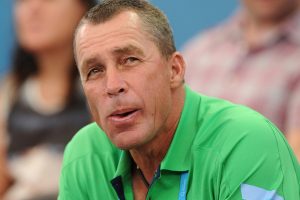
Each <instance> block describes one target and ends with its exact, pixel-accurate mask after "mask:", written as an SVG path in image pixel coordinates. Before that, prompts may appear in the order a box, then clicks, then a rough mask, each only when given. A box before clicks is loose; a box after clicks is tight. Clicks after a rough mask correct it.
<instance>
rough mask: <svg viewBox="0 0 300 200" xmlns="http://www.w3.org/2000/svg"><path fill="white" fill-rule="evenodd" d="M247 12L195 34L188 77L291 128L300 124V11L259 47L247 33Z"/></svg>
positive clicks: (283, 127) (190, 82) (189, 52)
mask: <svg viewBox="0 0 300 200" xmlns="http://www.w3.org/2000/svg"><path fill="white" fill-rule="evenodd" d="M242 31H243V15H242V13H238V14H236V15H235V16H233V17H232V18H231V19H230V20H229V21H228V22H226V23H224V24H222V25H220V26H218V27H216V28H214V29H212V30H209V31H207V32H205V33H203V34H201V35H199V36H197V37H196V38H194V39H193V40H191V41H190V42H189V43H188V44H187V46H186V48H185V50H184V52H183V54H184V58H185V60H186V62H187V68H186V76H185V77H186V82H187V84H188V85H190V86H191V87H192V88H193V89H195V90H197V91H199V92H201V93H203V94H207V95H210V96H216V97H220V98H224V99H228V100H230V101H232V102H234V103H238V104H244V105H247V106H249V107H251V108H253V109H255V110H257V111H258V112H260V113H262V114H263V115H265V116H266V117H267V118H269V119H270V120H271V121H272V122H273V123H275V124H276V125H277V126H278V127H279V129H281V131H283V132H287V131H289V130H291V129H295V128H298V129H299V128H300V13H296V14H294V15H293V16H292V17H290V19H288V20H286V21H285V22H283V23H282V24H281V25H280V26H279V27H278V29H276V30H272V31H270V33H268V34H267V35H265V37H264V38H262V39H261V41H260V44H259V45H258V46H257V47H256V48H251V49H250V48H249V47H247V44H246V42H245V41H244V39H243V32H242Z"/></svg>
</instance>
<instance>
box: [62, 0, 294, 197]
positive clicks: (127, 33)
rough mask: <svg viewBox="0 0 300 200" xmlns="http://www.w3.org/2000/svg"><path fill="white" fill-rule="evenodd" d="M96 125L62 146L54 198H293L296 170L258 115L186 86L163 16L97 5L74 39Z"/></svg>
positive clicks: (141, 3)
mask: <svg viewBox="0 0 300 200" xmlns="http://www.w3.org/2000/svg"><path fill="white" fill-rule="evenodd" d="M74 52H75V58H76V62H77V66H78V69H79V73H80V78H81V83H82V85H83V89H84V92H85V95H86V97H87V101H88V104H89V106H90V110H91V113H92V115H93V118H94V119H95V122H94V123H91V124H89V125H87V126H85V127H84V128H83V129H81V130H80V131H79V132H78V133H77V134H76V136H74V137H73V139H72V140H71V142H70V143H69V144H68V146H67V148H66V150H65V153H64V162H63V168H62V171H61V179H60V191H59V197H58V199H59V200H83V199H84V200H86V199H93V200H94V199H95V200H96V199H105V200H106V199H109V200H111V199H120V200H124V199H135V200H145V199H155V200H160V199H161V200H165V199H172V200H173V199H180V200H184V199H188V200H195V199H201V200H212V199H219V200H225V199H228V200H229V199H230V200H237V199H252V200H253V199H273V200H275V199H276V200H282V199H286V200H299V199H300V185H299V183H300V166H299V164H298V162H297V160H296V157H295V155H294V154H293V152H292V150H291V149H290V147H289V145H288V144H287V142H286V140H285V137H284V136H283V135H282V133H281V132H280V131H279V130H278V129H277V128H276V127H275V126H274V125H273V124H272V123H271V122H270V121H269V120H267V119H266V118H265V117H263V116H262V115H260V114H259V113H257V112H255V111H253V110H251V109H249V108H247V107H245V106H240V105H234V104H232V103H230V102H228V101H224V100H222V99H216V98H211V97H207V96H204V95H201V94H199V93H196V92H194V91H192V90H191V89H190V88H189V87H188V86H187V85H185V84H184V72H185V62H184V59H183V57H182V55H181V53H180V52H178V51H176V47H175V45H174V41H173V34H172V31H171V27H170V25H169V23H168V20H167V18H166V16H165V15H164V14H163V13H162V12H161V11H160V10H159V9H157V8H155V7H154V6H152V5H151V4H150V3H149V2H148V1H146V0H126V1H124V0H104V1H102V2H101V3H100V4H98V5H96V6H95V7H93V8H92V9H91V10H89V11H88V13H87V14H86V15H85V16H84V17H83V19H82V20H81V22H80V24H79V25H78V27H77V30H76V33H75V37H74Z"/></svg>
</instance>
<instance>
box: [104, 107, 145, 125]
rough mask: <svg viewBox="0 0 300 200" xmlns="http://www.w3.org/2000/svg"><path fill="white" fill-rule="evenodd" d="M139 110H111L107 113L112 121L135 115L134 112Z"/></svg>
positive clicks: (126, 118)
mask: <svg viewBox="0 0 300 200" xmlns="http://www.w3.org/2000/svg"><path fill="white" fill-rule="evenodd" d="M138 111H139V109H122V110H117V111H115V112H113V113H112V114H111V115H109V118H110V119H111V120H113V121H118V122H121V121H126V120H129V119H131V118H132V117H134V116H135V114H136V113H137V112H138Z"/></svg>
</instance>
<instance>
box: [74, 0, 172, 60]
mask: <svg viewBox="0 0 300 200" xmlns="http://www.w3.org/2000/svg"><path fill="white" fill-rule="evenodd" d="M127 10H129V11H134V12H135V13H137V15H138V16H139V17H140V18H141V20H142V22H143V25H144V28H145V29H144V30H145V31H146V32H147V33H149V36H150V37H151V39H152V40H153V42H154V43H155V44H156V46H157V47H158V49H159V50H160V52H161V54H162V55H163V56H165V57H166V58H168V57H169V56H171V55H172V54H173V53H174V52H175V51H176V47H175V44H174V39H173V33H172V30H171V27H170V25H169V22H168V19H167V17H166V16H165V15H164V13H163V12H162V11H160V10H159V9H158V8H156V7H155V6H153V5H151V4H150V3H149V2H147V1H146V0H104V1H101V3H99V4H98V5H96V6H94V7H93V8H92V9H90V10H89V11H88V12H87V13H86V15H85V16H84V17H83V19H82V20H81V22H80V23H79V25H78V27H77V30H78V29H79V28H80V27H81V26H82V25H83V24H85V23H91V24H95V25H96V24H100V23H104V22H106V21H108V20H110V19H111V18H113V17H114V16H116V15H117V14H119V13H121V12H123V11H127ZM76 32H77V31H76ZM75 35H76V33H75Z"/></svg>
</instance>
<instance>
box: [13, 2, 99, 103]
mask: <svg viewBox="0 0 300 200" xmlns="http://www.w3.org/2000/svg"><path fill="white" fill-rule="evenodd" d="M79 1H81V2H82V4H83V5H85V6H87V9H88V10H89V9H91V8H92V7H93V6H95V5H96V4H97V2H98V1H97V0H79ZM37 72H38V65H37V62H36V58H35V56H34V54H32V53H30V52H28V51H26V50H25V49H24V48H22V47H21V46H20V45H18V44H17V46H16V48H15V50H14V53H13V62H12V77H13V87H14V88H13V89H14V91H13V94H17V93H18V90H19V89H20V87H21V85H22V84H23V83H24V81H25V80H26V79H27V78H28V77H30V76H32V75H35V74H36V73H37ZM77 78H78V71H77V67H76V63H75V60H74V61H73V62H72V71H71V87H70V88H69V91H68V95H67V104H70V103H71V102H72V99H73V98H72V95H76V94H74V92H73V91H74V90H75V87H76V84H75V82H76V81H77Z"/></svg>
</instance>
